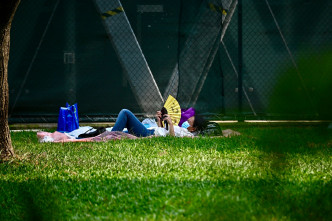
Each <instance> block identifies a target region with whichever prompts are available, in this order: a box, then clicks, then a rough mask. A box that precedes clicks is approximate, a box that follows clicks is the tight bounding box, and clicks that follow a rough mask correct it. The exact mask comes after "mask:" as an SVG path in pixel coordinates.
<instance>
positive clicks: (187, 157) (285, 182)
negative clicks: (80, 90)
mask: <svg viewBox="0 0 332 221" xmlns="http://www.w3.org/2000/svg"><path fill="white" fill-rule="evenodd" d="M238 130H239V131H240V132H241V133H242V135H241V136H237V137H232V138H206V137H203V138H196V139H192V138H171V137H166V138H153V139H139V140H121V141H109V142H105V143H63V144H61V143H57V144H54V143H38V142H37V138H36V134H35V133H33V132H21V133H13V134H12V139H13V145H14V148H15V151H16V153H17V154H18V155H19V156H20V158H19V159H15V160H13V161H12V162H6V163H2V164H0V206H1V210H0V220H22V219H38V218H39V219H51V220H52V219H53V220H59V219H64V220H75V219H79V220H98V219H103V220H105V219H106V220H123V219H127V220H138V219H147V220H169V219H171V220H257V219H258V220H294V219H295V220H328V219H329V217H331V215H332V214H331V209H330V208H331V204H332V200H331V199H332V186H331V179H332V173H331V171H332V168H331V152H332V151H331V143H332V136H331V132H329V131H328V130H326V128H324V127H303V128H300V127H287V128H281V127H277V128H258V127H257V128H250V127H246V128H238Z"/></svg>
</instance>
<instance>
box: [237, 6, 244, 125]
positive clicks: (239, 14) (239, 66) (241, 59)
mask: <svg viewBox="0 0 332 221" xmlns="http://www.w3.org/2000/svg"><path fill="white" fill-rule="evenodd" d="M242 49H243V48H242V0H239V2H238V59H239V62H238V70H239V77H238V93H239V94H238V99H239V121H243V119H242V117H243V116H242V87H243V84H242V83H243V73H242V63H243V51H242Z"/></svg>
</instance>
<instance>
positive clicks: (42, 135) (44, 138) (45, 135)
mask: <svg viewBox="0 0 332 221" xmlns="http://www.w3.org/2000/svg"><path fill="white" fill-rule="evenodd" d="M37 137H38V140H39V142H41V143H44V142H52V143H62V142H102V141H108V140H121V139H136V138H137V137H136V136H134V135H131V134H128V133H124V132H120V131H105V132H104V133H102V134H99V135H98V136H95V137H88V138H83V139H76V138H74V137H72V136H68V135H67V134H65V133H61V132H58V131H55V132H53V133H49V132H44V131H39V132H37Z"/></svg>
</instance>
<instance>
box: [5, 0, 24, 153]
mask: <svg viewBox="0 0 332 221" xmlns="http://www.w3.org/2000/svg"><path fill="white" fill-rule="evenodd" d="M19 3H20V0H6V1H1V3H0V108H1V109H0V159H5V158H9V157H13V156H14V149H13V146H12V141H11V138H10V131H9V126H8V104H9V90H8V60H9V49H10V28H11V24H12V20H13V17H14V14H15V12H16V9H17V6H18V5H19Z"/></svg>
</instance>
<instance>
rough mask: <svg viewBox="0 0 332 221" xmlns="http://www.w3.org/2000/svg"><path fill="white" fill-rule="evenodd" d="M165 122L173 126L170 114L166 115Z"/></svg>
mask: <svg viewBox="0 0 332 221" xmlns="http://www.w3.org/2000/svg"><path fill="white" fill-rule="evenodd" d="M164 120H165V121H167V123H168V125H172V124H173V122H172V118H171V116H169V115H168V114H164Z"/></svg>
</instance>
